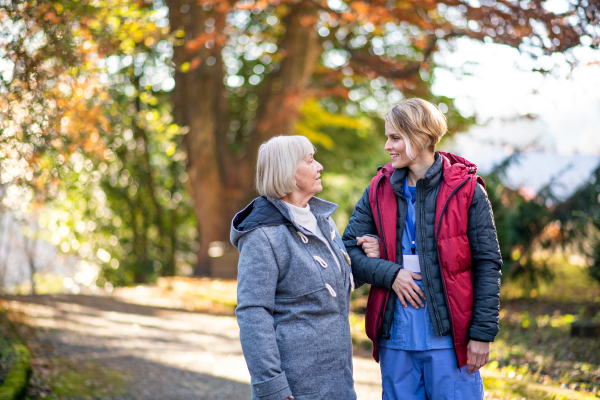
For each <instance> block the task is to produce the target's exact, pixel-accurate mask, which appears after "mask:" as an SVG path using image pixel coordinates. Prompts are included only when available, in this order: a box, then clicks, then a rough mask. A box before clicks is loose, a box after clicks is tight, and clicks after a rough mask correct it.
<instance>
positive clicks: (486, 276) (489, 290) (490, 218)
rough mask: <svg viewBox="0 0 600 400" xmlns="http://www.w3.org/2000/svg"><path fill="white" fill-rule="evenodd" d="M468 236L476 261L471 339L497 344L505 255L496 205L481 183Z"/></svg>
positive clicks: (471, 208) (478, 187)
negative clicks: (502, 251)
mask: <svg viewBox="0 0 600 400" xmlns="http://www.w3.org/2000/svg"><path fill="white" fill-rule="evenodd" d="M467 236H468V238H469V243H470V247H471V260H472V262H473V266H472V268H473V317H472V320H471V327H470V328H469V338H470V339H473V340H477V341H480V342H493V341H494V338H495V337H496V335H497V334H498V331H499V328H498V320H499V312H500V276H501V275H502V272H501V270H502V256H501V255H500V245H499V244H498V236H497V234H496V225H495V224H494V214H493V212H492V205H491V204H490V201H489V200H488V197H487V193H486V192H485V189H483V187H482V186H481V185H480V184H477V187H476V188H475V193H474V194H473V201H472V203H471V207H470V208H469V224H468V227H467Z"/></svg>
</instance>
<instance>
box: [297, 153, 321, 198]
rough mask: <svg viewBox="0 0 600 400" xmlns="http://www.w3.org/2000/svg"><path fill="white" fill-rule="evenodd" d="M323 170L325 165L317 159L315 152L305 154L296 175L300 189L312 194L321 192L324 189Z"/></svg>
mask: <svg viewBox="0 0 600 400" xmlns="http://www.w3.org/2000/svg"><path fill="white" fill-rule="evenodd" d="M321 171H323V166H322V165H321V164H319V163H318V162H317V160H315V158H314V154H313V153H309V154H307V155H306V156H304V158H303V159H302V161H301V162H300V166H299V167H298V171H297V172H296V177H295V179H296V186H298V189H299V190H300V191H301V192H304V193H306V194H310V195H314V194H316V193H319V192H321V191H322V190H323V186H322V185H321Z"/></svg>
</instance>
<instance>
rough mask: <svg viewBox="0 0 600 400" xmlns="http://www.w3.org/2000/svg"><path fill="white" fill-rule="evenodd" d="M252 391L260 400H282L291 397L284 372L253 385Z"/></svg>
mask: <svg viewBox="0 0 600 400" xmlns="http://www.w3.org/2000/svg"><path fill="white" fill-rule="evenodd" d="M252 390H253V391H254V393H255V394H256V396H257V397H258V398H259V399H260V400H283V399H285V398H287V397H290V396H291V395H292V391H291V390H290V387H289V385H288V381H287V378H286V377H285V372H282V373H280V374H279V375H277V376H275V377H274V378H271V379H269V380H266V381H262V382H259V383H255V384H253V385H252Z"/></svg>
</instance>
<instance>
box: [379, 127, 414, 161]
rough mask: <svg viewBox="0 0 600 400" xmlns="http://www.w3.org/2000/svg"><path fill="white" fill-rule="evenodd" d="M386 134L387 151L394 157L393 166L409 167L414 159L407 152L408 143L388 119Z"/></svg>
mask: <svg viewBox="0 0 600 400" xmlns="http://www.w3.org/2000/svg"><path fill="white" fill-rule="evenodd" d="M385 136H386V137H387V141H386V142H385V151H387V152H388V153H390V156H391V158H392V167H394V168H395V169H399V168H404V167H407V166H408V165H409V164H410V163H411V162H412V161H413V160H411V159H410V157H408V155H407V154H406V144H405V143H404V139H402V136H400V134H398V131H396V130H395V129H394V127H393V126H392V125H391V124H390V123H389V122H387V121H386V123H385Z"/></svg>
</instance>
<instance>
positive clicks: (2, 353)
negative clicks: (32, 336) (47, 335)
mask: <svg viewBox="0 0 600 400" xmlns="http://www.w3.org/2000/svg"><path fill="white" fill-rule="evenodd" d="M30 372H31V365H30V355H29V350H28V349H27V347H26V346H25V345H24V344H23V342H22V341H21V339H20V337H19V336H18V334H17V332H16V331H15V329H14V327H13V325H12V324H11V322H10V321H9V319H8V317H7V316H6V314H5V313H4V312H3V311H0V399H9V400H13V399H20V398H22V396H23V395H24V393H25V390H26V387H27V383H28V381H29V375H30Z"/></svg>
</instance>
